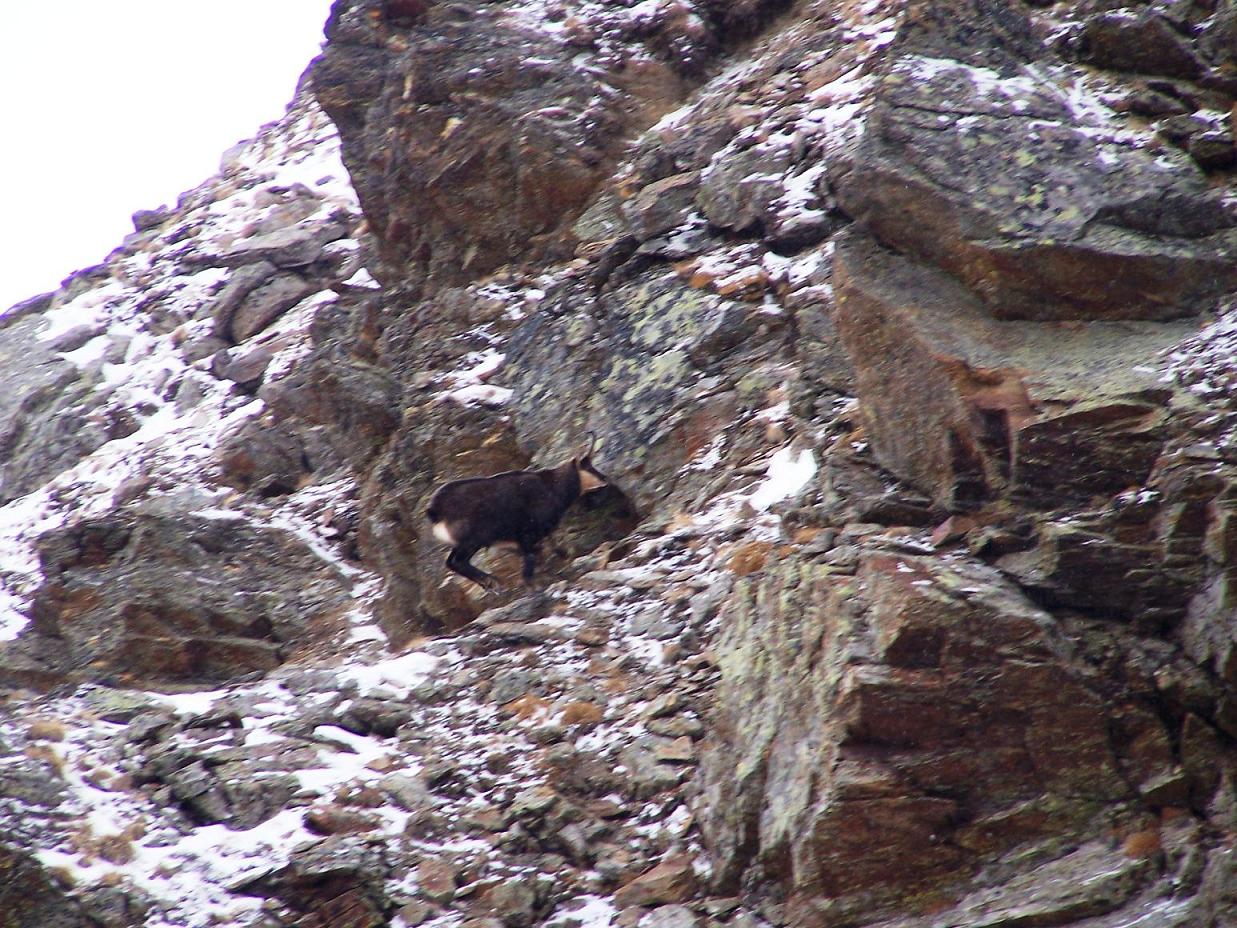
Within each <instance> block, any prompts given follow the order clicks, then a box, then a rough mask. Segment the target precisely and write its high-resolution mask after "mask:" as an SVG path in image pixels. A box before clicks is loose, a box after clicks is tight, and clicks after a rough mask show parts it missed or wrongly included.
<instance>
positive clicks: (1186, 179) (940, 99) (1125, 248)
mask: <svg viewBox="0 0 1237 928" xmlns="http://www.w3.org/2000/svg"><path fill="white" fill-rule="evenodd" d="M925 68H927V71H925V70H924V69H925ZM925 75H926V76H925ZM878 97H879V99H878V102H877V103H876V104H875V105H874V108H873V110H872V112H871V113H870V114H869V115H868V116H867V118H866V123H865V126H864V129H863V131H862V132H860V133H859V135H858V138H857V140H856V142H855V143H854V144H853V146H852V147H851V148H850V150H849V152H848V154H847V157H846V158H845V159H840V160H839V162H838V163H837V164H834V165H831V166H830V180H831V184H832V186H833V188H834V189H835V191H836V195H837V198H838V202H839V204H840V206H841V207H842V209H844V210H845V211H846V212H847V213H848V214H850V215H851V216H853V217H855V219H856V221H857V222H858V223H859V225H861V226H862V227H863V228H864V229H865V230H867V231H868V232H870V233H871V234H872V235H873V236H874V237H875V238H877V239H878V240H879V241H880V242H881V243H882V244H884V245H886V246H888V247H891V248H895V249H897V250H899V251H902V252H904V253H907V254H909V255H912V256H914V257H916V258H917V259H920V260H923V261H925V262H928V263H930V264H932V265H935V266H937V267H940V268H943V269H944V270H946V271H948V272H949V273H951V274H953V275H956V276H957V277H959V278H960V279H961V280H963V281H964V282H965V283H966V284H967V285H968V286H969V287H970V288H972V289H973V290H974V291H975V292H976V293H977V294H979V295H980V297H981V298H982V300H983V302H984V304H985V306H986V309H987V311H988V312H990V313H992V314H993V315H995V316H997V317H998V318H1003V319H1037V320H1053V319H1166V318H1173V317H1179V316H1183V315H1187V314H1190V313H1196V312H1199V311H1202V310H1206V309H1209V308H1210V306H1211V305H1212V301H1213V300H1214V299H1215V297H1216V296H1217V295H1218V294H1220V293H1223V292H1225V291H1227V290H1230V289H1232V288H1233V287H1234V286H1237V277H1235V276H1234V275H1235V274H1237V272H1235V271H1234V268H1237V262H1235V261H1234V258H1233V255H1234V249H1235V248H1237V229H1235V226H1237V215H1235V214H1234V212H1233V210H1232V208H1231V207H1229V206H1225V205H1224V204H1222V203H1221V201H1220V200H1218V199H1217V198H1216V197H1215V195H1214V192H1213V191H1209V190H1208V189H1207V186H1206V184H1205V182H1204V181H1203V179H1202V178H1201V177H1200V176H1199V174H1198V172H1197V170H1196V169H1194V168H1193V167H1192V166H1191V165H1190V164H1189V163H1188V161H1186V160H1185V159H1184V156H1182V157H1173V156H1168V155H1165V154H1156V153H1154V152H1151V151H1147V150H1144V149H1140V148H1129V147H1127V146H1126V145H1124V143H1122V142H1121V141H1120V127H1119V126H1118V125H1116V124H1113V123H1105V122H1104V121H1103V120H1102V117H1099V116H1088V117H1086V118H1085V119H1081V120H1079V119H1076V117H1075V115H1074V114H1073V112H1072V111H1070V110H1069V108H1068V107H1067V106H1066V105H1065V104H1064V103H1063V102H1062V100H1061V99H1060V97H1059V95H1058V94H1057V92H1056V91H1055V89H1054V88H1053V87H1051V86H1049V85H1047V84H1045V83H1042V82H1041V81H1039V80H1038V79H1036V78H1035V77H1033V76H1031V75H1030V74H1028V73H1022V74H1018V75H1017V76H1009V77H1002V76H1001V75H1000V74H999V73H998V72H996V71H993V70H991V69H987V68H978V67H974V66H971V65H966V64H963V63H961V62H954V63H946V64H943V65H941V66H939V67H937V66H933V67H931V68H928V66H927V65H926V64H925V63H924V62H923V60H922V59H916V58H914V57H907V58H904V59H902V60H900V61H899V62H898V63H897V64H896V65H895V66H894V67H893V68H892V69H891V71H890V73H889V74H888V76H886V77H885V78H884V79H883V83H882V89H881V91H880V93H879V95H878ZM943 121H949V122H950V123H951V124H952V123H953V121H962V122H961V123H960V127H959V129H958V131H954V132H941V131H939V130H940V126H941V125H942V122H943ZM1049 127H1051V131H1046V130H1047V129H1048V128H1049ZM996 164H1001V165H1003V166H1004V167H1003V169H1002V175H1001V179H1000V180H999V182H995V183H994V182H993V181H992V175H991V168H992V166H993V165H996ZM908 217H913V220H912V221H908Z"/></svg>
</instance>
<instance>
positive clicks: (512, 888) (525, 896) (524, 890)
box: [485, 881, 537, 928]
mask: <svg viewBox="0 0 1237 928" xmlns="http://www.w3.org/2000/svg"><path fill="white" fill-rule="evenodd" d="M485 902H486V905H487V906H488V907H489V908H490V909H492V910H493V912H494V914H495V915H497V916H498V917H499V918H500V919H502V923H503V924H504V925H509V926H510V928H528V926H529V925H532V924H533V917H534V914H535V911H536V907H537V894H536V892H534V891H533V889H532V887H530V886H529V885H528V884H527V883H524V882H517V881H508V882H505V883H499V884H498V885H497V886H495V887H494V888H493V889H491V890H490V891H489V892H488V893H486V894H485Z"/></svg>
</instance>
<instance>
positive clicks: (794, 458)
mask: <svg viewBox="0 0 1237 928" xmlns="http://www.w3.org/2000/svg"><path fill="white" fill-rule="evenodd" d="M815 475H816V456H815V455H814V454H813V453H812V451H811V449H807V448H805V449H804V450H802V451H800V452H798V453H796V452H795V451H794V450H793V449H792V448H790V447H789V446H787V447H785V448H780V449H778V450H777V451H775V452H774V453H773V457H772V458H771V459H770V461H769V471H768V476H767V477H766V478H765V479H764V481H763V482H762V483H761V484H760V485H759V486H758V487H757V488H756V490H755V491H754V492H753V493H752V495H751V497H750V498H749V499H750V501H751V504H752V508H754V509H756V510H758V511H760V512H764V511H765V510H767V509H768V508H769V507H770V506H772V505H773V504H774V503H776V502H780V501H781V500H784V499H789V498H790V497H792V496H794V495H795V494H796V493H798V492H799V491H800V490H802V489H803V488H804V487H805V486H807V484H808V481H810V480H811V479H812V478H813V477H814V476H815Z"/></svg>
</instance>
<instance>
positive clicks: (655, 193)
mask: <svg viewBox="0 0 1237 928" xmlns="http://www.w3.org/2000/svg"><path fill="white" fill-rule="evenodd" d="M697 184H698V180H697V177H696V175H695V174H694V173H693V174H675V175H674V176H672V177H665V178H662V179H661V180H658V181H654V182H653V183H651V184H649V185H648V186H647V187H644V188H643V189H642V190H640V192H639V193H637V194H636V195H635V196H634V197H632V198H631V199H630V200H627V201H626V202H625V203H623V206H622V210H623V215H624V216H625V217H626V219H627V223H628V225H629V226H630V227H631V231H632V232H633V233H634V234H635V236H636V238H638V239H639V240H640V241H642V242H643V241H646V240H648V239H651V238H655V237H656V236H659V235H663V234H665V233H666V232H669V231H671V230H672V229H676V228H678V227H679V226H680V225H682V224H683V222H684V221H685V220H686V219H687V216H688V213H690V212H691V211H692V210H693V209H694V208H695V200H696V186H697Z"/></svg>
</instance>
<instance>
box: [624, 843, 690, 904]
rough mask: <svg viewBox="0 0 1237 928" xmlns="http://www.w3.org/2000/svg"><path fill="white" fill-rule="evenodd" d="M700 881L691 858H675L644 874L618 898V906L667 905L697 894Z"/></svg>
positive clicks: (625, 887)
mask: <svg viewBox="0 0 1237 928" xmlns="http://www.w3.org/2000/svg"><path fill="white" fill-rule="evenodd" d="M698 886H699V881H698V879H697V877H696V871H695V869H694V868H693V866H692V859H691V857H690V856H688V855H682V856H679V857H672V858H670V859H669V860H665V861H662V862H661V863H660V864H658V865H657V866H656V867H654V868H653V869H651V870H648V871H646V872H645V873H642V874H640V875H639V876H638V877H636V878H635V879H634V880H631V881H630V882H629V883H627V884H626V885H624V886H623V887H622V888H620V889H619V890H618V892H616V893H615V894H614V902H615V905H618V906H620V907H622V908H626V907H627V906H633V905H664V904H665V903H672V902H683V901H685V900H687V899H690V898H692V896H694V895H695V894H696V890H697V888H698Z"/></svg>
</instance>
